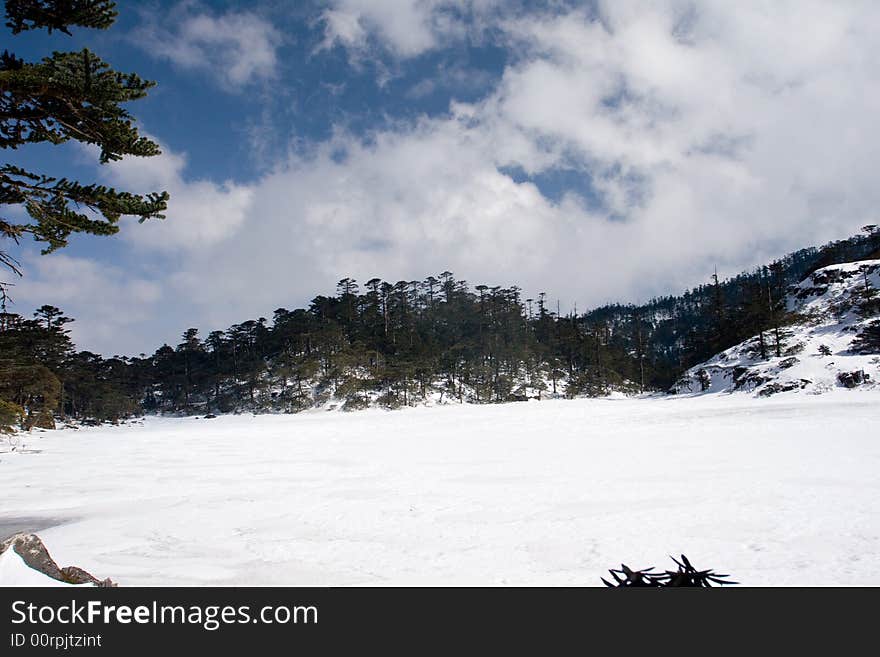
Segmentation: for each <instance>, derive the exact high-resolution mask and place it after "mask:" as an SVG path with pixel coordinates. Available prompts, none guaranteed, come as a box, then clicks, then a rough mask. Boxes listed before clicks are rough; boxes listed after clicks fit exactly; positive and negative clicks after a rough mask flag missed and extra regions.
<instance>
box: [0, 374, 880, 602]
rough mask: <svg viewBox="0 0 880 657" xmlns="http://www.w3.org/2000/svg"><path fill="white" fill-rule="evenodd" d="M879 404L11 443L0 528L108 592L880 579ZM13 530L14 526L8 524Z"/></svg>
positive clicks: (701, 405) (532, 415)
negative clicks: (681, 575)
mask: <svg viewBox="0 0 880 657" xmlns="http://www.w3.org/2000/svg"><path fill="white" fill-rule="evenodd" d="M878 402H880V396H878V395H877V394H876V393H858V392H843V391H841V392H839V393H834V394H828V395H824V396H819V397H817V396H810V395H787V396H780V397H776V398H771V399H761V400H758V399H753V398H750V397H746V396H737V395H733V396H705V397H699V398H690V399H688V398H684V399H682V398H662V399H660V398H658V399H606V400H572V401H543V402H529V403H520V404H506V405H496V406H446V407H435V408H412V409H405V410H401V411H395V412H386V411H380V410H368V411H361V412H356V413H349V414H346V413H337V412H330V413H328V412H309V413H304V414H300V415H294V416H260V417H252V416H249V415H248V416H227V417H220V418H217V419H213V420H196V419H193V418H185V419H171V418H148V419H147V420H146V421H145V422H144V424H143V425H142V426H125V427H99V428H94V429H81V430H78V431H74V430H64V431H56V432H46V433H35V434H33V435H31V436H26V437H25V438H24V442H25V444H26V446H27V447H28V448H29V449H30V450H33V451H32V452H31V453H23V454H16V453H4V454H0V499H2V500H3V502H2V505H0V527H14V530H15V531H18V530H21V529H26V528H31V529H34V530H39V534H40V536H41V537H42V538H43V540H44V541H45V543H46V545H47V547H48V548H49V550H50V552H51V553H52V555H53V556H54V557H55V559H56V560H57V561H58V562H59V563H60V564H62V565H68V564H75V565H78V566H81V567H83V568H85V569H86V570H89V571H90V572H92V573H94V574H95V575H97V576H99V577H111V578H113V579H114V580H115V581H117V582H119V583H120V585H123V586H125V585H138V584H143V585H245V584H251V585H270V584H274V585H285V584H287V585H305V584H318V585H322V584H332V585H349V584H365V585H371V584H378V585H385V584H441V585H443V584H465V585H469V584H470V585H484V584H485V585H505V584H510V585H513V584H521V585H599V584H601V582H600V580H599V578H600V577H601V576H604V575H605V573H606V571H607V569H608V568H611V567H616V566H617V565H618V564H619V563H620V562H621V561H623V562H625V563H626V564H628V565H630V566H632V567H646V566H650V565H654V566H657V567H666V566H671V565H672V562H671V561H670V560H669V559H668V556H667V555H670V554H672V555H678V554H679V553H681V552H684V553H685V554H686V555H688V557H689V558H690V559H691V561H692V562H693V563H694V565H696V566H697V567H704V568H714V569H716V570H718V571H721V572H726V573H731V575H732V576H733V579H736V580H737V581H739V582H741V583H743V584H752V585H794V584H809V585H832V584H836V585H855V584H873V585H880V431H878V429H877V428H878V426H880V403H878ZM29 523H30V525H32V527H28V524H29Z"/></svg>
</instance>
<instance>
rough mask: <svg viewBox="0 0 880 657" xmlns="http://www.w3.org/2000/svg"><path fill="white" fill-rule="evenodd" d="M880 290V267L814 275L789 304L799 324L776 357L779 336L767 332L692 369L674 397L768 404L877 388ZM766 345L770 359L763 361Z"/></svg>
mask: <svg viewBox="0 0 880 657" xmlns="http://www.w3.org/2000/svg"><path fill="white" fill-rule="evenodd" d="M878 285H880V260H863V261H858V262H851V263H846V264H837V265H831V266H828V267H823V268H821V269H819V270H817V271H815V272H813V273H812V274H810V275H809V276H807V277H806V278H805V279H804V280H803V281H801V282H800V283H799V284H797V285H795V286H793V287H792V288H791V289H790V291H789V293H788V295H787V297H786V302H787V310H788V311H789V313H790V315H789V316H790V317H791V318H792V320H793V321H792V323H790V324H788V325H787V326H785V327H783V328H781V329H780V348H779V349H778V350H777V349H776V348H775V343H774V344H770V343H773V341H774V339H775V335H773V333H774V332H773V331H772V330H771V331H765V332H764V334H763V335H762V334H758V335H755V336H753V337H751V338H749V339H748V340H745V341H744V342H741V343H739V344H737V345H736V346H734V347H731V348H729V349H725V350H724V351H722V352H720V353H719V354H717V355H715V356H713V357H712V358H711V359H709V360H707V361H705V362H704V363H700V364H699V365H696V366H694V367H692V368H690V369H689V370H687V371H686V372H685V373H684V375H683V376H682V377H681V379H679V381H678V382H677V383H676V384H675V386H674V387H673V392H675V393H678V394H682V393H729V392H747V393H751V394H753V395H756V396H769V395H773V394H776V393H779V392H789V391H803V392H806V393H811V394H820V393H823V392H827V391H829V390H833V389H835V388H855V387H861V388H874V387H876V386H877V384H878V381H880V297H878V295H877V288H878ZM768 333H769V334H770V335H767V334H768ZM762 339H763V340H764V350H765V355H766V357H762V355H761V341H762ZM768 352H769V353H768ZM777 354H778V355H777Z"/></svg>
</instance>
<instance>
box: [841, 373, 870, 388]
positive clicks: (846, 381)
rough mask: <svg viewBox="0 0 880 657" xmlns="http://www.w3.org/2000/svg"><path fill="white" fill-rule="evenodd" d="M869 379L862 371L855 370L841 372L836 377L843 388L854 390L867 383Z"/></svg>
mask: <svg viewBox="0 0 880 657" xmlns="http://www.w3.org/2000/svg"><path fill="white" fill-rule="evenodd" d="M870 378H871V377H870V375H868V374H865V372H864V371H863V370H856V371H855V372H841V373H840V374H838V375H837V381H838V382H839V383H840V385H842V386H843V387H844V388H855V387H857V386H860V385H862V384H863V383H867V381H868V379H870Z"/></svg>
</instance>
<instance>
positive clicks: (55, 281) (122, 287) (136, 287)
mask: <svg viewBox="0 0 880 657" xmlns="http://www.w3.org/2000/svg"><path fill="white" fill-rule="evenodd" d="M24 265H25V267H26V268H27V276H25V277H24V278H22V279H21V280H20V281H19V282H18V283H17V285H16V287H15V288H14V295H13V296H14V298H15V300H16V303H15V305H14V306H13V307H11V308H10V310H11V311H12V312H18V313H20V314H22V315H24V316H29V314H30V313H29V310H30V309H32V308H37V307H39V306H41V305H43V304H49V305H53V306H59V307H60V308H62V309H63V310H64V311H65V313H67V314H68V315H70V316H72V317H74V318H75V320H76V321H74V322H73V323H72V324H71V325H70V326H69V328H70V329H71V337H72V338H73V340H74V342H75V343H76V344H77V345H78V346H79V348H81V349H86V348H91V349H98V350H103V351H104V353H105V354H106V353H121V354H133V353H139V352H140V351H142V350H144V349H150V348H151V347H152V346H153V344H152V340H150V341H145V338H147V331H145V330H144V329H145V327H146V326H147V325H149V324H150V322H151V319H152V318H153V317H154V316H155V314H156V313H157V308H159V307H160V305H161V301H162V297H163V290H162V285H161V283H160V282H156V281H153V280H149V279H147V278H145V277H143V276H138V275H133V274H132V272H131V271H130V270H126V269H123V268H120V267H116V266H113V265H108V264H106V263H99V262H95V261H94V260H90V259H86V258H76V257H71V256H69V255H66V254H61V253H59V254H53V255H51V256H38V255H29V256H28V257H27V258H26V259H25V261H24ZM147 345H149V347H148V346H147Z"/></svg>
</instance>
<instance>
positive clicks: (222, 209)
mask: <svg viewBox="0 0 880 657" xmlns="http://www.w3.org/2000/svg"><path fill="white" fill-rule="evenodd" d="M151 138H153V137H151ZM153 139H154V140H155V141H158V140H156V139H155V138H153ZM160 146H161V147H162V154H161V155H158V156H155V157H150V158H134V157H129V158H125V159H123V160H121V161H119V162H114V163H111V164H109V165H107V166H105V167H102V170H101V173H102V174H103V175H104V176H105V177H107V178H108V179H109V181H110V182H112V183H113V184H114V185H116V186H118V187H120V188H121V189H126V190H129V191H133V192H137V193H148V192H151V191H157V190H165V191H167V192H168V193H169V194H170V195H171V200H170V201H169V203H168V210H167V211H166V212H165V213H164V214H165V215H166V219H164V220H157V219H151V220H149V221H146V222H144V223H143V224H142V225H139V226H127V225H124V228H123V231H122V236H123V237H124V238H125V239H126V240H128V241H130V242H132V243H133V244H135V245H138V246H142V247H148V248H152V249H159V250H163V251H171V252H175V251H190V250H195V249H204V248H206V247H210V246H211V245H213V244H215V243H217V242H219V241H221V240H224V239H226V238H228V237H229V236H231V235H234V234H235V233H236V232H237V231H238V230H239V229H240V227H241V226H242V224H243V223H244V221H245V219H246V216H247V214H248V212H249V211H250V208H251V205H252V201H253V194H254V190H253V189H252V188H250V187H248V186H246V185H239V184H236V183H234V182H231V181H226V182H224V183H220V184H218V183H215V182H212V181H208V180H188V179H186V178H185V177H184V170H185V168H186V155H185V154H182V153H176V152H174V151H172V150H170V149H169V148H168V147H167V146H166V145H164V144H161V142H160Z"/></svg>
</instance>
